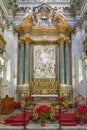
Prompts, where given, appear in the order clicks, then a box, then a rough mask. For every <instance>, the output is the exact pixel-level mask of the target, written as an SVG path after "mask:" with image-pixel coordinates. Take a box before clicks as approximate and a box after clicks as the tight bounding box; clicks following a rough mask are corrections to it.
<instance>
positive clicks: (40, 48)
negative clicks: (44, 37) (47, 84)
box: [33, 45, 56, 80]
mask: <svg viewBox="0 0 87 130" xmlns="http://www.w3.org/2000/svg"><path fill="white" fill-rule="evenodd" d="M55 47H56V46H55V45H34V46H33V56H34V57H33V79H54V80H55V79H56V67H55V66H56V52H55V51H56V48H55Z"/></svg>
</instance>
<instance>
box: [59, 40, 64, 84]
mask: <svg viewBox="0 0 87 130" xmlns="http://www.w3.org/2000/svg"><path fill="white" fill-rule="evenodd" d="M59 49H60V54H59V61H60V62H59V64H60V65H59V66H60V83H65V67H64V66H65V65H64V64H65V63H64V41H63V40H60V46H59Z"/></svg>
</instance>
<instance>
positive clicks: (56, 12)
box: [16, 4, 72, 33]
mask: <svg viewBox="0 0 87 130" xmlns="http://www.w3.org/2000/svg"><path fill="white" fill-rule="evenodd" d="M60 27H61V28H62V29H64V30H67V28H71V27H70V26H69V25H68V24H67V21H66V20H65V18H64V15H63V9H62V8H58V9H57V8H51V7H50V6H48V5H47V4H42V5H40V6H37V7H34V8H33V10H29V14H27V15H26V16H25V17H24V19H23V21H22V23H21V24H20V25H19V26H18V27H16V30H17V31H18V32H22V33H23V32H28V31H29V32H38V31H39V32H40V30H42V29H46V30H48V31H49V30H60ZM68 30H69V29H68ZM71 30H72V29H71ZM53 32H55V31H53Z"/></svg>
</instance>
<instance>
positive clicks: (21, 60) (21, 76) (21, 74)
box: [19, 41, 25, 84]
mask: <svg viewBox="0 0 87 130" xmlns="http://www.w3.org/2000/svg"><path fill="white" fill-rule="evenodd" d="M19 52H20V54H19V55H20V58H19V64H20V65H19V84H23V83H24V62H25V61H24V41H21V42H20V51H19Z"/></svg>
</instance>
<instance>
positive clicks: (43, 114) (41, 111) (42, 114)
mask: <svg viewBox="0 0 87 130" xmlns="http://www.w3.org/2000/svg"><path fill="white" fill-rule="evenodd" d="M36 112H37V114H38V118H39V119H40V121H41V126H45V125H46V120H47V118H48V117H49V116H50V112H51V107H50V106H47V105H40V106H38V107H37V108H36Z"/></svg>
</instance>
